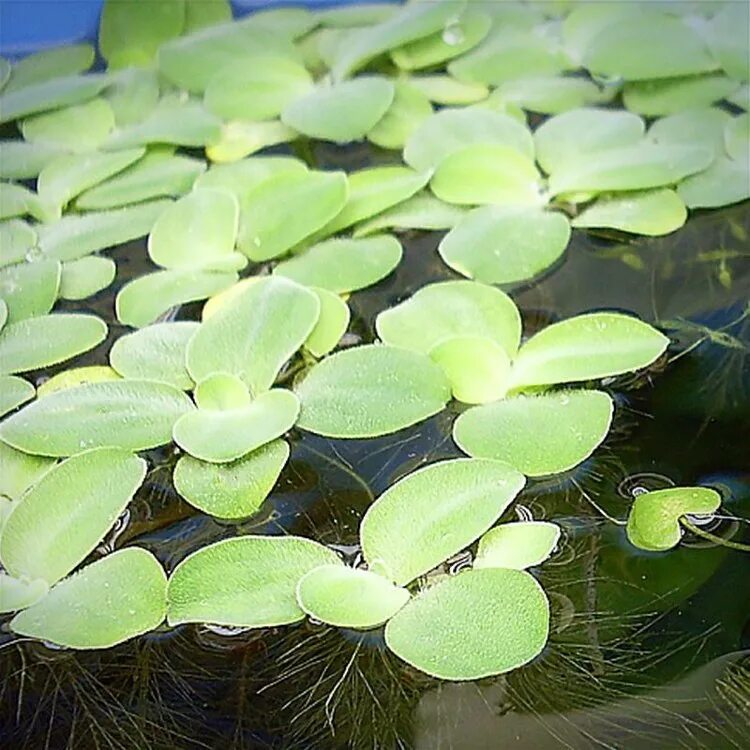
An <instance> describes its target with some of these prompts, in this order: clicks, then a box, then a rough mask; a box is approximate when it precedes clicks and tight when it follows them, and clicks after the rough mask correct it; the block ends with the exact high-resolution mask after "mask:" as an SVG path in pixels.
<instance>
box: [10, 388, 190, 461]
mask: <svg viewBox="0 0 750 750" xmlns="http://www.w3.org/2000/svg"><path fill="white" fill-rule="evenodd" d="M192 409H193V404H192V402H191V401H190V399H189V398H188V397H187V396H186V395H185V394H184V393H183V392H182V391H179V390H177V389H176V388H173V387H172V386H170V385H166V384H165V383H156V382H153V381H150V380H112V381H104V382H96V383H87V384H84V385H79V386H76V387H74V388H66V389H65V390H61V391H56V392H55V393H51V394H49V395H48V396H44V398H40V399H39V400H37V401H34V402H33V403H31V404H29V405H28V406H26V407H24V408H23V409H21V411H19V412H17V413H16V414H14V415H13V416H12V417H10V418H9V419H7V420H5V421H4V422H3V423H2V425H0V438H2V439H3V440H4V441H5V442H6V443H8V444H9V445H11V446H13V447H14V448H18V449H19V450H23V451H26V452H27V453H34V454H36V455H39V456H72V455H73V454H75V453H78V452H79V451H82V450H85V449H88V448H99V447H111V448H122V449H124V450H130V451H140V450H147V449H148V448H156V447H158V446H160V445H165V444H166V443H169V442H170V441H171V439H172V426H173V425H174V423H175V422H176V421H177V420H178V419H179V418H180V417H181V416H182V415H183V414H185V413H187V412H189V411H191V410H192ZM71 414H75V415H76V418H75V419H70V415H71Z"/></svg>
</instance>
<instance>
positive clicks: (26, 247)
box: [0, 219, 37, 328]
mask: <svg viewBox="0 0 750 750" xmlns="http://www.w3.org/2000/svg"><path fill="white" fill-rule="evenodd" d="M36 244H37V236H36V231H35V230H34V228H33V227H31V226H29V225H28V224H27V223H26V222H25V221H21V219H11V220H10V221H1V222H0V247H2V249H3V254H2V256H0V268H3V267H5V266H9V265H11V264H13V263H19V262H21V261H23V260H25V258H26V256H27V255H28V254H29V252H30V251H31V250H32V249H33V248H35V247H36ZM1 327H2V326H0V328H1Z"/></svg>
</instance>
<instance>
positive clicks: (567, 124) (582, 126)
mask: <svg viewBox="0 0 750 750" xmlns="http://www.w3.org/2000/svg"><path fill="white" fill-rule="evenodd" d="M644 130H645V125H644V122H643V120H642V119H641V118H640V117H638V116H637V115H634V114H631V113H630V112H622V111H620V110H610V109H586V108H583V109H573V110H570V111H569V112H564V113H563V114H560V115H556V116H555V117H551V118H550V119H548V120H546V121H545V122H543V123H542V124H541V125H540V126H539V127H538V128H537V129H536V130H535V131H534V145H535V146H536V157H537V161H538V162H539V164H540V165H541V166H542V169H544V171H545V172H547V173H548V174H550V173H552V172H560V171H563V170H571V169H577V168H578V167H579V166H581V165H582V164H587V163H588V162H589V161H590V156H591V154H592V153H598V152H602V153H603V154H606V153H607V151H608V150H610V149H615V148H618V147H620V146H631V145H635V144H637V143H639V142H640V141H641V140H642V138H643V133H644Z"/></svg>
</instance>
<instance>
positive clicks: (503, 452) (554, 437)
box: [453, 391, 613, 477]
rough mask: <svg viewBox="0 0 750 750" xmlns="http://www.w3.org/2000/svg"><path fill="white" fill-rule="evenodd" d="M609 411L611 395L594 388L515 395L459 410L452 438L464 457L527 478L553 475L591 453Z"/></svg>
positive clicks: (602, 433)
mask: <svg viewBox="0 0 750 750" xmlns="http://www.w3.org/2000/svg"><path fill="white" fill-rule="evenodd" d="M612 412H613V404H612V399H611V398H610V397H609V396H608V395H607V394H606V393H602V392H600V391H562V392H555V393H546V394H541V395H538V396H515V397H513V398H507V399H505V400H503V401H498V402H496V403H493V404H485V405H484V406H478V407H475V408H473V409H469V410H468V411H466V412H464V413H463V414H461V415H460V416H459V418H458V419H457V420H456V422H455V424H454V426H453V438H454V440H455V441H456V443H457V444H458V446H459V448H461V450H463V451H464V452H465V453H468V454H469V455H470V456H475V457H477V458H492V459H496V460H499V461H504V462H505V463H507V464H509V465H510V466H514V467H515V468H516V469H518V470H519V471H522V472H523V473H524V474H526V475H527V476H532V477H536V476H544V475H546V474H557V473H558V472H561V471H567V470H568V469H572V468H573V467H574V466H577V465H578V464H579V463H581V461H583V460H584V459H586V458H588V457H589V456H590V455H591V454H592V453H593V451H594V450H595V449H596V447H597V446H598V445H599V444H600V443H601V442H602V440H604V438H605V437H606V435H607V432H608V430H609V425H610V423H611V421H612Z"/></svg>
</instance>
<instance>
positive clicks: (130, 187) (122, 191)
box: [76, 150, 206, 210]
mask: <svg viewBox="0 0 750 750" xmlns="http://www.w3.org/2000/svg"><path fill="white" fill-rule="evenodd" d="M205 169H206V165H205V163H204V162H202V161H199V160H198V159H191V158H189V157H187V156H172V155H171V154H164V153H163V152H161V151H158V150H157V151H152V152H148V153H146V155H145V156H144V157H143V158H142V159H140V160H139V161H137V162H136V163H135V164H133V165H132V166H130V167H128V168H127V169H125V170H123V171H122V172H120V173H119V174H117V175H115V176H114V177H112V178H110V179H109V180H107V181H106V182H102V183H100V184H99V185H97V186H96V187H93V188H91V189H90V190H87V191H86V192H85V193H83V194H82V195H80V196H79V197H78V199H77V200H76V206H77V207H78V208H83V209H86V210H90V209H96V210H98V209H103V208H117V207H119V206H125V205H127V204H129V203H141V202H142V201H147V200H151V199H152V198H161V197H163V196H174V197H178V196H180V195H184V194H185V193H187V192H188V191H189V190H190V188H191V187H192V186H193V183H194V182H195V181H196V179H197V178H198V177H199V176H200V175H201V174H202V173H203V172H204V171H205Z"/></svg>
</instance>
